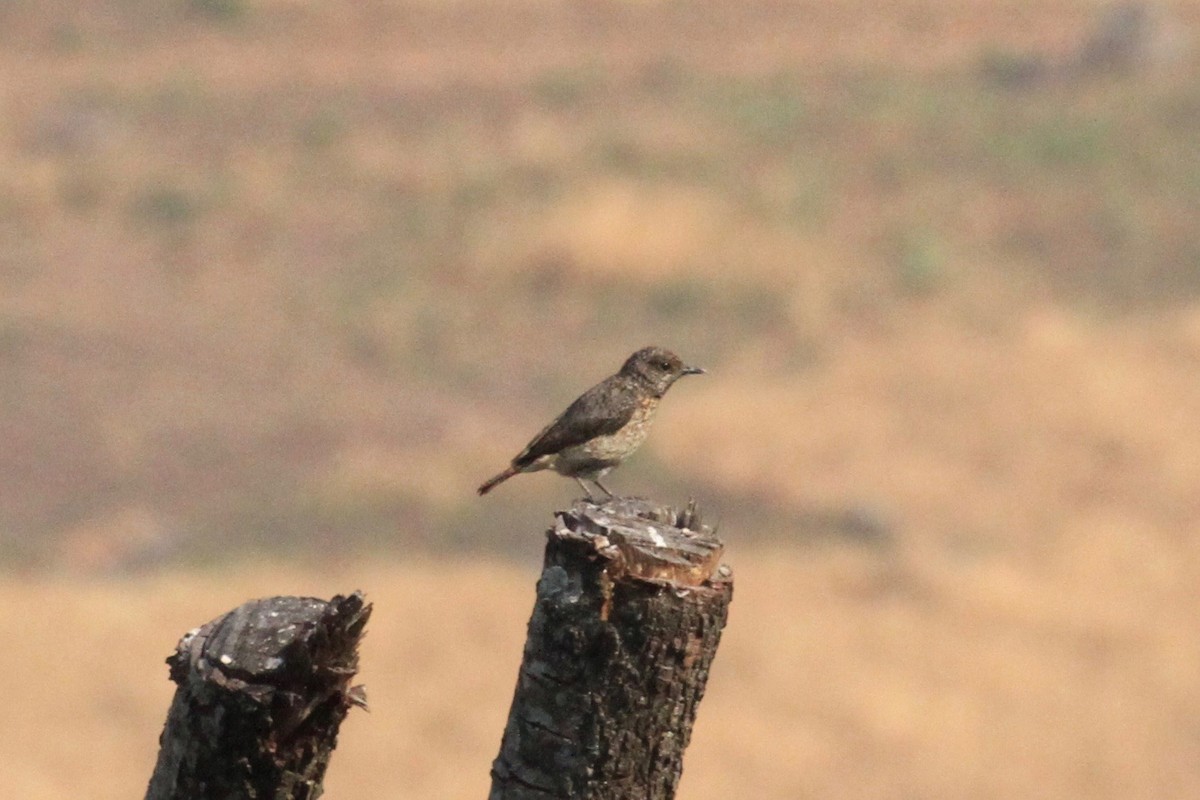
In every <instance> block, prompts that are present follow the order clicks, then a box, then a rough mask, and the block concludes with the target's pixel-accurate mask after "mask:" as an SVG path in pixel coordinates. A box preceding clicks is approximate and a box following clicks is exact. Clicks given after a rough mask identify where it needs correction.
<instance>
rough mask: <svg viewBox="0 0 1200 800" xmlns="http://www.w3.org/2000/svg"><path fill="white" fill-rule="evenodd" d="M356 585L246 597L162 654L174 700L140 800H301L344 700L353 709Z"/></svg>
mask: <svg viewBox="0 0 1200 800" xmlns="http://www.w3.org/2000/svg"><path fill="white" fill-rule="evenodd" d="M370 614H371V606H370V605H368V604H366V603H365V602H364V601H363V597H362V595H361V594H359V593H357V592H356V593H355V594H352V595H350V596H348V597H343V596H340V595H339V596H337V597H334V598H333V599H332V600H330V601H328V602H326V601H324V600H318V599H315V598H309V597H272V598H267V599H264V600H252V601H250V602H248V603H246V604H244V605H241V606H239V607H238V608H235V609H234V610H233V611H230V612H229V613H227V614H225V615H223V616H221V617H218V618H217V619H215V620H213V621H212V622H209V623H208V624H207V625H204V626H203V627H201V628H197V629H196V630H193V631H191V632H189V633H188V634H186V635H185V636H184V637H183V638H182V639H181V640H180V641H179V645H178V646H177V648H176V651H175V653H174V654H172V655H171V656H170V657H169V658H167V664H168V665H169V666H170V670H171V679H172V680H173V681H175V683H176V684H178V688H177V689H176V691H175V699H174V700H173V701H172V702H171V710H170V712H169V713H168V715H167V722H166V726H165V727H164V728H163V732H162V736H161V737H160V739H159V753H158V764H157V765H156V766H155V768H154V774H153V776H152V777H151V778H150V787H149V789H148V790H147V792H146V798H147V800H208V799H210V798H211V800H229V798H260V799H261V798H271V799H272V800H310V799H311V798H316V797H319V796H320V795H321V791H322V785H321V782H322V780H323V779H324V776H325V767H326V766H327V765H328V763H329V757H330V754H331V753H332V752H333V748H334V746H335V744H336V743H337V732H338V727H339V726H340V725H341V722H342V720H343V719H344V718H345V716H346V712H347V711H348V710H349V708H350V706H352V705H364V704H365V701H364V696H363V693H362V687H351V685H350V681H351V680H352V679H353V678H354V675H355V673H356V672H357V670H358V642H359V639H360V638H361V636H362V632H363V627H364V626H365V625H366V623H367V618H368V617H369V616H370Z"/></svg>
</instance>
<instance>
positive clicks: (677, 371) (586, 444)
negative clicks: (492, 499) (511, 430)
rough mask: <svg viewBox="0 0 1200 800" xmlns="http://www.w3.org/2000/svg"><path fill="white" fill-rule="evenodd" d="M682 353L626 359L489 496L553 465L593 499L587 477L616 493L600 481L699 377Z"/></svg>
mask: <svg viewBox="0 0 1200 800" xmlns="http://www.w3.org/2000/svg"><path fill="white" fill-rule="evenodd" d="M703 372H704V370H703V369H701V368H699V367H689V366H687V365H686V364H684V363H683V361H681V360H680V358H679V356H677V355H675V354H674V353H672V352H671V351H670V350H665V349H663V348H661V347H645V348H642V349H641V350H638V351H637V352H636V353H634V354H633V355H631V356H630V357H629V358H628V359H626V361H625V363H624V364H623V365H622V366H621V369H620V371H619V372H617V374H616V375H612V376H610V377H608V378H605V379H604V380H602V381H601V382H600V383H598V384H596V385H595V386H593V387H592V388H591V389H588V390H587V391H586V392H584V393H583V394H581V395H580V396H579V397H578V399H576V400H575V402H574V403H571V405H569V406H568V407H567V410H566V411H564V412H563V413H561V414H559V415H558V418H557V419H555V420H554V421H553V422H551V423H550V424H549V425H547V426H546V427H545V428H543V429H542V432H541V433H539V434H538V435H537V436H535V437H533V441H531V442H530V443H529V444H528V445H526V446H525V449H524V450H522V451H521V452H520V453H518V454H517V457H516V458H514V459H513V460H512V463H511V464H510V465H509V466H508V468H507V469H505V470H504V471H503V472H501V473H500V474H498V475H496V476H495V477H493V478H491V479H490V480H488V481H487V482H486V483H484V484H483V485H482V486H480V487H479V493H480V494H487V493H488V492H490V491H491V490H492V489H493V488H494V487H495V486H496V485H497V484H499V483H502V482H503V481H506V480H508V479H509V478H511V477H512V476H514V475H518V474H520V473H522V472H536V471H538V470H543V469H552V470H554V471H555V472H557V473H558V474H559V475H565V476H567V477H569V478H574V479H575V480H576V481H577V482H578V483H579V485H580V486H582V487H583V491H584V492H585V493H587V496H588V498H591V496H592V493H591V491H589V490H588V487H587V484H585V483H584V480H589V481H591V482H592V483H594V484H596V485H597V486H599V487H600V489H601V490H602V491H603V492H604V493H605V494H607V495H608V496H609V497H612V496H613V495H612V492H610V491H609V490H608V489H607V488H606V487H605V486H604V484H602V483H600V479H601V478H603V477H604V476H605V475H606V474H608V472H609V471H610V470H612V469H614V468H615V467H617V466H620V464H621V462H623V461H624V460H625V459H626V458H628V457H629V456H631V455H633V452H634V451H635V450H637V449H638V447H639V446H641V444H642V442H643V441H645V439H646V434H647V433H648V432H649V429H650V423H651V422H652V421H653V419H654V412H655V411H656V410H657V409H658V403H659V401H660V400H661V399H662V396H663V395H664V394H666V392H667V390H668V389H670V388H671V385H672V384H674V383H675V381H677V380H679V379H680V378H682V377H683V376H684V375H699V374H702V373H703Z"/></svg>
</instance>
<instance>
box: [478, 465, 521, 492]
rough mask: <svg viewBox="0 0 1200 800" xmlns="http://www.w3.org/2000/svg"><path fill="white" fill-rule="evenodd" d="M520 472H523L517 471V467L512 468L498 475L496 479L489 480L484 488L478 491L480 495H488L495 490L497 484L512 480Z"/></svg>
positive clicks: (481, 487)
mask: <svg viewBox="0 0 1200 800" xmlns="http://www.w3.org/2000/svg"><path fill="white" fill-rule="evenodd" d="M520 471H521V470H519V469H517V468H516V467H513V466H510V467H509V468H508V469H506V470H504V471H503V472H501V473H500V474H499V475H496V476H495V477H494V478H491V479H489V480H488V481H487V482H486V483H484V484H483V485H482V486H480V487H479V489H478V490H477V491H478V492H479V493H480V494H487V493H488V492H490V491H491V490H492V489H495V488H496V486H497V484H501V483H503V482H504V481H506V480H508V479H509V478H511V477H512V476H513V475H516V474H517V473H519V472H520Z"/></svg>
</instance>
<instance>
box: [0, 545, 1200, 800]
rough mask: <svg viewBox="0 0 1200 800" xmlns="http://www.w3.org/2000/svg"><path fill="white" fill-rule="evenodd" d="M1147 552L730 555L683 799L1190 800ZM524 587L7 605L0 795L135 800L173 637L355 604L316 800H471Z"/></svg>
mask: <svg viewBox="0 0 1200 800" xmlns="http://www.w3.org/2000/svg"><path fill="white" fill-rule="evenodd" d="M1145 533H1146V532H1145V531H1144V530H1139V529H1137V528H1136V527H1135V526H1127V527H1124V528H1121V527H1117V526H1109V527H1107V528H1095V529H1093V530H1090V531H1089V534H1090V538H1087V539H1081V540H1080V542H1081V543H1080V544H1079V545H1077V546H1076V547H1075V549H1073V551H1072V552H1070V553H1069V554H1068V555H1069V557H1064V558H1062V559H1059V560H1056V561H1051V562H1047V563H1045V564H1043V565H1041V568H1040V569H1038V570H1016V569H1012V568H1010V567H1007V566H1005V565H1003V564H1000V563H997V562H994V561H989V562H977V563H970V564H964V563H962V562H961V561H947V560H938V559H930V558H922V559H920V560H919V561H918V560H914V559H913V558H912V555H913V554H912V553H909V552H907V551H905V552H900V553H895V554H893V555H892V556H890V557H888V556H884V557H881V556H878V555H876V554H871V553H867V552H864V551H853V550H846V549H842V548H827V549H816V550H809V551H807V552H804V553H796V552H795V551H793V550H765V551H764V550H758V549H749V550H746V549H742V548H739V547H738V546H737V544H736V542H734V543H733V557H732V561H733V563H734V564H735V565H736V572H737V581H738V584H737V597H736V600H735V603H734V607H733V615H732V618H731V622H730V625H729V628H728V629H727V631H726V635H725V639H724V641H723V643H722V647H721V651H720V655H719V656H718V659H717V662H716V666H715V668H714V671H713V674H712V677H711V681H710V684H709V690H708V693H707V696H706V697H705V700H704V703H703V705H702V706H701V712H700V718H699V720H698V722H697V726H696V729H695V737H694V740H693V743H692V746H691V747H690V749H689V751H688V754H687V758H686V761H685V767H686V768H685V778H684V783H683V786H682V788H681V792H680V797H681V798H693V799H695V800H699V799H700V798H725V797H735V796H737V797H746V796H751V797H761V798H765V799H767V798H780V800H784V798H788V799H790V798H795V797H798V796H801V797H803V796H817V797H827V798H857V797H878V796H880V795H881V794H882V795H888V796H894V795H898V794H904V795H911V796H915V797H922V798H931V800H933V799H935V798H946V800H951V799H952V798H960V797H983V798H986V797H1003V796H1012V795H1014V794H1017V795H1024V796H1036V797H1044V798H1082V797H1087V798H1094V799H1095V800H1103V799H1104V798H1112V799H1113V800H1117V798H1120V800H1130V799H1131V798H1147V799H1149V798H1156V799H1159V800H1161V799H1162V798H1186V797H1190V796H1192V795H1193V794H1194V792H1195V788H1196V786H1197V785H1200V784H1198V781H1200V766H1198V765H1197V762H1196V759H1195V747H1194V737H1192V736H1190V734H1189V733H1188V731H1190V730H1191V729H1192V727H1193V726H1194V716H1195V711H1196V699H1197V696H1198V694H1197V693H1198V692H1200V678H1197V676H1198V675H1200V658H1198V657H1197V653H1200V638H1198V637H1200V634H1198V633H1197V629H1196V626H1195V624H1194V623H1195V619H1196V607H1195V592H1194V589H1193V587H1194V586H1195V581H1196V580H1197V578H1198V577H1200V574H1198V573H1197V566H1198V565H1200V559H1198V558H1197V556H1198V554H1197V552H1196V548H1195V546H1194V545H1187V546H1185V547H1180V548H1179V550H1178V551H1177V552H1174V553H1169V552H1166V551H1163V550H1161V549H1160V550H1158V551H1157V552H1158V555H1157V557H1154V558H1147V557H1146V551H1147V550H1148V549H1149V548H1148V546H1147V543H1146V538H1145ZM1098 541H1103V542H1105V543H1106V544H1104V545H1100V544H1097V543H1096V542H1098ZM524 545H525V546H527V547H530V548H532V547H534V546H535V544H534V542H533V541H532V539H529V540H526V541H525V542H524ZM1114 545H1115V546H1116V550H1115V552H1114ZM1120 554H1124V555H1126V556H1128V557H1122V555H1120ZM1113 560H1119V561H1120V564H1119V565H1118V564H1113V563H1111V562H1112V561H1113ZM1116 574H1119V575H1120V578H1119V579H1118V578H1115V577H1114V575H1116ZM534 577H535V575H534V572H533V571H532V570H528V569H527V570H522V569H519V568H516V567H512V566H506V565H504V564H502V563H495V562H474V563H471V562H454V561H418V562H415V563H405V564H399V563H395V562H386V561H381V562H353V563H344V564H340V565H337V566H336V567H333V568H332V569H331V568H326V567H322V568H321V569H319V570H317V569H306V568H301V567H280V566H278V565H266V564H261V565H247V566H242V567H238V568H236V569H232V570H225V571H222V572H221V573H219V574H218V573H199V572H191V573H187V572H172V573H169V574H164V575H160V576H155V577H147V578H139V579H129V580H124V581H120V582H114V583H103V582H101V583H85V584H82V585H81V584H79V583H77V582H73V581H67V580H54V579H36V580H19V581H10V582H8V583H6V584H5V586H4V587H3V588H0V601H3V602H4V603H5V605H6V606H7V607H9V608H16V609H29V611H30V612H31V613H19V614H9V615H6V616H5V617H4V620H3V621H2V622H0V637H2V638H3V640H4V641H5V642H8V643H9V646H8V651H7V653H8V654H7V658H6V663H7V664H8V665H9V670H8V676H9V679H10V683H11V685H12V686H14V687H20V690H19V691H14V692H12V693H10V697H9V698H8V700H7V701H6V702H5V704H4V706H3V711H2V712H0V724H2V725H3V726H4V728H5V729H6V730H11V731H19V733H20V735H14V736H9V737H6V738H5V740H4V742H3V744H0V760H2V761H3V762H4V763H5V764H6V765H8V766H7V768H6V769H5V771H4V773H3V774H2V775H0V791H2V792H3V793H4V794H5V795H7V796H12V797H22V798H28V800H49V799H51V798H67V797H77V796H78V795H79V793H80V791H83V787H87V794H88V796H89V797H92V798H95V799H96V800H105V798H114V799H115V798H126V797H131V796H137V795H138V793H139V792H141V791H142V790H143V787H144V783H145V781H146V780H147V779H148V777H149V774H150V771H151V768H152V766H153V759H154V754H155V749H156V735H157V732H158V730H159V729H160V726H161V724H162V720H163V719H164V717H165V713H166V709H167V705H168V703H169V699H170V692H171V686H170V684H169V682H168V680H167V677H166V668H165V666H164V665H163V664H162V658H163V657H164V656H165V655H166V653H167V652H168V651H169V650H170V649H171V647H172V645H173V643H174V641H175V639H176V638H177V637H178V636H179V635H181V634H182V633H183V632H184V631H185V630H187V629H188V628H190V627H192V626H193V625H196V624H199V623H200V622H203V621H204V620H206V619H207V618H209V617H211V616H213V615H215V614H217V613H219V612H220V611H222V610H224V609H225V608H227V607H230V606H232V605H235V604H237V603H239V602H241V601H242V600H244V599H246V598H247V597H252V596H259V595H263V594H269V593H275V592H296V593H303V594H316V595H319V596H328V595H330V594H332V593H335V592H338V591H343V592H344V591H349V590H351V589H353V588H356V587H357V588H364V589H366V590H367V591H368V593H369V594H370V597H371V599H372V600H373V601H374V603H375V606H376V608H375V614H374V617H373V619H372V622H371V625H370V628H369V635H368V637H367V639H366V640H365V643H364V648H363V664H362V672H361V678H362V680H363V681H364V682H365V683H366V684H367V686H368V690H369V694H370V700H371V708H372V710H371V712H370V713H369V714H364V713H358V712H356V713H354V714H353V715H351V717H350V718H349V719H348V720H347V722H346V723H345V725H344V727H343V734H342V736H341V739H340V742H339V749H338V752H337V754H336V756H335V758H334V761H333V765H332V768H331V770H330V774H329V780H328V783H327V787H328V789H329V794H330V796H335V797H342V798H347V799H348V800H350V799H353V798H359V799H361V800H367V798H390V797H445V798H459V797H462V798H466V797H478V796H481V795H482V794H484V793H485V792H486V787H487V781H488V779H487V771H488V766H489V764H490V763H491V759H492V758H494V756H495V752H496V750H497V748H498V746H499V737H500V733H501V729H502V727H503V721H504V718H505V715H506V713H507V709H508V703H509V701H510V699H511V692H512V685H513V681H514V680H515V675H516V668H517V663H518V661H519V659H520V650H521V644H522V641H523V637H524V626H525V621H526V619H527V617H528V613H529V607H530V603H531V602H532V597H533V581H534ZM31 598H36V599H37V600H36V603H37V609H36V610H37V613H36V614H35V613H32V612H33V611H34V609H33V604H32V602H31Z"/></svg>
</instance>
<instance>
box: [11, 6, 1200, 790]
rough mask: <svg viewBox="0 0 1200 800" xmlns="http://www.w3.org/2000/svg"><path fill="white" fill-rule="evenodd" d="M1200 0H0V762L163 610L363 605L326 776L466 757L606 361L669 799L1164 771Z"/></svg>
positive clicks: (87, 752)
mask: <svg viewBox="0 0 1200 800" xmlns="http://www.w3.org/2000/svg"><path fill="white" fill-rule="evenodd" d="M1198 37H1200V5H1197V4H1196V3H1191V2H1174V3H1166V2H1164V3H1146V4H1139V3H1129V4H1125V5H1124V6H1123V7H1122V8H1121V9H1116V10H1114V8H1113V7H1111V6H1109V5H1108V4H1105V3H1101V2H1098V1H1096V0H1031V1H1030V2H1015V1H1014V2H985V1H984V0H973V1H971V2H966V1H965V0H964V1H962V2H953V3H938V2H934V0H904V1H903V2H898V3H889V4H878V3H866V2H861V0H829V1H828V2H820V3H818V2H807V1H802V2H795V3H784V2H773V1H772V0H746V1H745V2H739V3H727V2H719V0H696V1H695V2H677V1H675V0H573V2H551V0H496V2H484V0H458V1H456V2H450V1H449V0H448V1H447V2H433V1H432V0H407V1H399V2H375V1H374V0H371V1H369V2H361V3H354V4H331V3H315V2H306V1H305V0H261V1H260V2H255V0H175V1H174V2H170V3H165V4H164V3H151V2H147V1H146V0H120V1H117V0H109V1H108V2H84V3H67V2H53V1H52V2H33V0H15V1H14V2H9V3H5V4H3V6H2V7H0V75H3V79H2V80H0V573H2V576H0V603H2V604H3V608H5V609H7V613H4V614H2V615H0V642H3V647H2V648H0V666H3V667H4V670H3V671H4V674H6V675H7V676H8V678H9V684H8V689H7V691H6V693H5V697H6V699H5V700H4V702H3V703H0V730H3V731H5V732H6V733H5V735H4V736H0V795H3V796H5V797H14V798H22V799H23V800H43V799H44V798H76V797H88V798H96V799H97V800H106V799H107V798H112V799H113V800H116V799H117V798H121V799H122V800H123V799H124V798H129V797H136V796H139V793H140V792H142V791H144V786H145V782H146V780H147V779H148V777H149V774H150V770H151V767H152V764H153V759H154V754H155V750H156V744H157V736H158V732H159V730H160V727H161V724H162V720H163V718H164V717H165V713H166V709H167V704H168V702H169V698H170V692H171V686H170V684H169V683H168V681H167V675H166V668H165V665H164V664H163V658H164V657H165V656H166V655H167V653H168V652H170V651H171V649H172V648H173V646H174V643H175V641H176V640H177V639H178V637H179V636H180V635H181V634H182V633H184V632H185V631H186V630H188V629H189V628H191V627H194V626H196V625H199V624H201V623H203V622H205V621H207V620H208V619H210V618H212V617H214V616H216V615H217V614H219V613H221V612H222V611H224V610H226V609H228V608H229V607H231V606H233V605H236V604H237V603H239V602H241V601H243V600H245V599H248V598H250V597H255V596H262V595H269V594H275V593H281V592H299V593H305V594H316V595H329V594H332V593H335V592H345V591H350V590H353V589H363V590H365V591H366V592H367V594H368V596H369V597H370V599H371V600H372V601H373V602H374V603H375V606H376V608H375V614H374V616H373V619H372V622H371V626H370V632H369V636H368V638H367V640H366V642H365V644H364V652H363V669H362V675H361V679H362V681H363V682H364V683H365V684H366V685H367V687H368V692H369V694H370V698H371V707H372V710H371V712H370V713H369V714H368V713H360V712H355V713H354V714H352V715H351V716H350V718H349V719H348V720H347V722H346V724H345V726H344V728H343V735H342V738H341V742H340V745H339V749H338V752H337V754H336V755H335V758H334V761H333V764H332V766H331V770H330V775H329V779H328V786H327V788H328V793H329V795H328V796H331V797H334V798H338V799H339V800H375V799H376V798H388V799H389V800H390V799H391V798H471V797H481V796H483V794H484V793H485V791H486V787H487V771H488V767H489V765H490V761H491V759H492V758H493V757H494V755H495V752H496V749H497V746H498V744H499V738H500V733H501V728H502V724H503V719H504V716H505V714H506V712H507V708H508V703H509V700H510V699H511V691H512V686H513V682H514V679H515V674H516V666H517V663H518V660H519V657H520V648H521V642H522V639H523V636H524V626H525V621H526V619H527V618H528V614H529V610H530V605H531V602H532V599H533V585H534V581H535V580H536V576H537V564H538V558H539V554H540V550H541V547H542V536H541V533H542V531H543V530H544V529H545V528H546V526H547V525H548V523H549V522H550V520H551V516H552V512H553V510H554V509H555V508H559V507H562V506H563V505H565V504H567V503H569V502H570V501H571V498H572V496H573V494H574V493H575V492H576V487H575V486H574V484H573V483H571V482H569V481H565V480H562V479H560V478H556V477H554V476H551V475H544V474H543V475H535V476H523V477H520V478H518V479H515V480H513V481H512V482H510V483H508V484H505V485H504V486H503V487H501V488H500V489H498V490H497V491H496V492H495V493H494V494H492V495H489V496H488V497H487V498H483V499H481V498H478V497H476V496H475V494H474V487H475V486H476V485H477V484H478V483H479V482H480V481H481V480H483V479H484V478H486V477H487V476H489V475H490V474H492V473H493V472H495V471H497V470H498V469H499V468H501V467H502V466H503V465H504V464H505V463H506V462H507V460H508V459H509V458H510V457H511V456H512V455H514V454H515V453H516V452H517V451H518V450H519V449H520V448H521V446H522V445H524V443H525V442H526V440H527V439H528V437H529V436H530V435H532V434H533V433H535V432H536V431H537V430H538V428H539V426H541V425H542V424H543V423H544V422H546V421H547V420H548V419H549V418H550V417H551V416H552V415H553V414H554V413H556V412H557V411H558V410H560V409H561V408H562V407H563V406H564V405H565V404H566V403H567V402H569V401H570V400H571V399H572V398H573V397H574V396H575V395H576V394H577V393H578V392H579V391H581V390H582V389H584V388H586V387H587V386H588V385H590V384H591V383H592V382H594V381H596V380H598V379H599V378H601V377H603V376H604V375H606V374H608V373H609V372H611V371H612V370H613V369H615V367H616V366H617V365H618V364H619V363H620V361H621V360H622V359H623V358H624V357H625V356H626V355H627V354H628V353H629V352H630V351H632V350H634V349H636V348H637V347H640V346H642V345H645V344H649V343H658V344H663V345H667V346H670V347H672V348H673V349H675V350H677V351H678V352H680V353H681V354H683V355H684V356H685V358H686V359H687V360H689V361H692V362H695V363H699V364H702V365H704V366H706V367H708V368H709V374H708V375H706V376H704V377H701V378H689V379H688V380H687V381H686V382H685V383H681V384H680V385H679V386H677V387H676V388H675V389H673V390H672V393H671V395H670V396H668V397H667V398H666V401H665V402H664V404H663V408H662V413H661V414H660V417H659V419H658V421H657V422H656V426H655V430H654V432H653V434H652V436H651V437H650V440H649V442H648V444H647V445H646V447H645V448H643V450H642V451H641V452H640V453H639V454H638V456H637V457H636V458H635V459H634V460H633V461H632V462H631V463H630V464H628V465H627V466H625V467H623V468H622V469H621V470H620V471H618V472H616V473H615V474H614V475H613V476H611V484H612V485H613V487H614V488H615V489H617V490H619V491H622V492H626V493H638V494H649V495H653V496H655V497H656V498H662V499H664V500H670V501H674V502H683V501H685V500H686V499H687V498H688V497H689V496H694V497H696V498H697V499H698V500H699V501H700V503H701V504H702V506H703V507H704V508H705V509H706V511H707V514H708V516H709V517H710V518H715V519H718V520H719V521H720V530H721V534H722V535H723V537H724V538H725V540H726V542H727V545H728V552H727V560H728V561H729V563H730V564H731V565H732V566H733V568H734V570H735V574H736V576H737V577H736V581H737V582H736V591H735V600H734V606H733V611H732V616H731V621H730V625H729V627H728V629H727V632H726V638H725V641H724V642H723V644H722V648H721V651H720V654H719V656H718V658H717V662H716V666H715V668H714V672H713V675H712V679H711V682H710V684H709V689H708V694H707V696H706V698H705V700H704V702H703V704H702V706H701V709H700V718H699V720H698V722H697V726H696V730H695V737H694V741H693V744H692V746H691V748H690V749H689V751H688V756H687V759H686V762H685V776H684V783H683V786H682V787H681V791H680V797H681V798H693V799H696V800H699V799H700V798H731V797H753V798H780V800H784V799H785V798H786V799H787V800H792V799H793V798H804V797H813V798H880V797H884V798H916V799H920V800H924V799H926V798H930V799H937V800H942V799H944V800H959V799H960V798H972V800H975V799H976V798H992V797H995V798H1009V797H1014V796H1023V797H1036V798H1080V799H1081V800H1082V799H1083V798H1087V799H1088V800H1136V799H1138V798H1146V799H1147V800H1151V799H1153V800H1162V799H1163V798H1194V797H1197V796H1200V591H1198V587H1200V543H1198V541H1197V538H1196V534H1197V530H1198V529H1200V493H1198V492H1197V487H1200V425H1197V422H1196V421H1197V420H1198V419H1200V146H1198V145H1197V142H1198V138H1197V137H1198V135H1197V131H1200V57H1198V56H1200V53H1197V52H1196V44H1197V39H1198Z"/></svg>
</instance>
